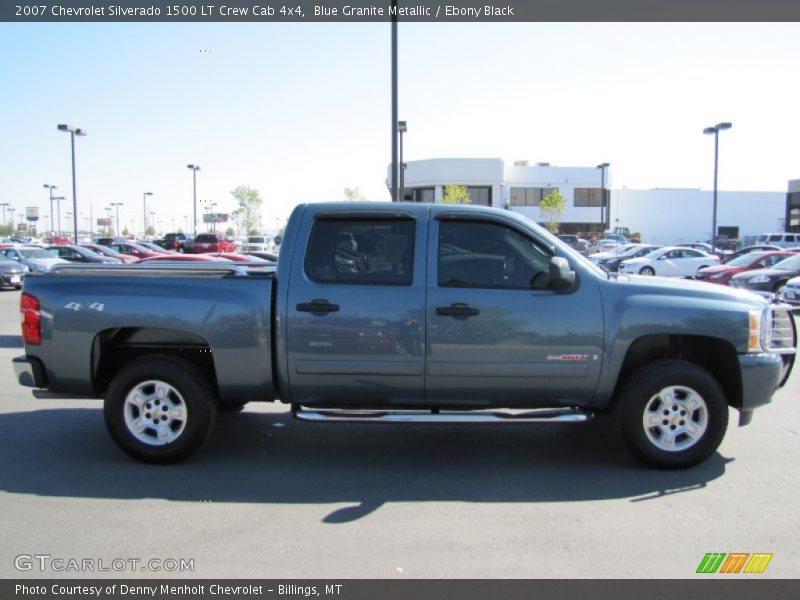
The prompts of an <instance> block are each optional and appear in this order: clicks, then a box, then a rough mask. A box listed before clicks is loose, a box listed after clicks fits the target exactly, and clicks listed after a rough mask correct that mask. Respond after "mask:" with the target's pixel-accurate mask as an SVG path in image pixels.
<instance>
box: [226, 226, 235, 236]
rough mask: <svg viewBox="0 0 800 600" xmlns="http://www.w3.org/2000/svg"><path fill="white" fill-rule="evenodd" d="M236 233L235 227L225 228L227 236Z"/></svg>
mask: <svg viewBox="0 0 800 600" xmlns="http://www.w3.org/2000/svg"><path fill="white" fill-rule="evenodd" d="M234 233H235V232H234V231H233V227H228V228H227V229H226V230H225V235H227V236H233V234H234Z"/></svg>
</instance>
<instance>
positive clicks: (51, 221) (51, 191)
mask: <svg viewBox="0 0 800 600" xmlns="http://www.w3.org/2000/svg"><path fill="white" fill-rule="evenodd" d="M44 187H46V188H47V189H48V191H49V192H50V234H51V235H52V233H53V190H54V189H56V188H58V186H57V185H50V184H49V183H45V184H44Z"/></svg>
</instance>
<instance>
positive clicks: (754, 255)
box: [726, 252, 764, 267]
mask: <svg viewBox="0 0 800 600" xmlns="http://www.w3.org/2000/svg"><path fill="white" fill-rule="evenodd" d="M762 256H764V254H763V252H751V253H750V254H742V255H741V256H737V257H736V258H734V259H733V260H729V261H728V262H727V263H726V266H729V267H749V266H750V265H751V264H753V263H754V262H755V261H757V260H758V259H759V258H761V257H762Z"/></svg>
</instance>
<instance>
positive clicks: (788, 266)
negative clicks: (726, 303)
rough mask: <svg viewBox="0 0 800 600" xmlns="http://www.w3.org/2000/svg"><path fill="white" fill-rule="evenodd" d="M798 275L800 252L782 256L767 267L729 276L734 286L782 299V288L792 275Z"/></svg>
mask: <svg viewBox="0 0 800 600" xmlns="http://www.w3.org/2000/svg"><path fill="white" fill-rule="evenodd" d="M798 275H800V254H795V255H794V256H790V257H788V258H784V259H783V260H782V261H780V262H779V263H776V264H775V265H773V266H772V267H771V268H769V269H759V270H758V271H747V272H745V273H739V274H738V275H734V276H733V277H731V280H730V283H729V284H728V285H730V286H731V287H734V288H739V289H744V290H750V291H751V292H755V293H757V294H760V295H761V296H765V297H767V298H773V297H774V298H777V299H778V300H781V299H783V288H784V286H785V285H786V284H787V282H788V281H789V280H790V279H792V278H793V277H797V276H798Z"/></svg>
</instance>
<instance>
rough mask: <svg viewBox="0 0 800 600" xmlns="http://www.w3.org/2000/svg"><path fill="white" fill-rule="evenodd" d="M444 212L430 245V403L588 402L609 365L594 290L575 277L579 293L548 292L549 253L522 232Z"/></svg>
mask: <svg viewBox="0 0 800 600" xmlns="http://www.w3.org/2000/svg"><path fill="white" fill-rule="evenodd" d="M435 210H436V209H435ZM438 210H440V211H441V212H439V214H438V216H437V217H436V218H435V219H432V220H431V223H430V231H429V244H428V246H429V250H428V262H429V269H428V299H427V308H426V317H427V364H426V377H425V387H426V397H427V399H428V402H429V403H430V404H434V405H440V406H441V405H451V406H458V405H461V406H465V407H469V406H474V407H487V406H506V407H536V406H552V405H554V404H563V405H565V406H574V405H577V404H580V403H581V402H582V401H587V402H588V401H589V399H590V398H591V396H592V394H593V393H594V390H595V387H596V384H597V381H598V377H599V373H600V367H601V364H602V358H603V357H602V352H603V318H602V308H601V299H600V292H599V286H598V283H597V281H596V280H595V279H594V278H593V277H590V276H586V277H582V278H581V277H580V274H579V273H578V274H577V275H578V276H577V278H576V283H575V284H574V285H572V286H571V287H570V288H569V289H565V290H561V291H558V292H557V291H556V290H554V289H553V288H552V287H551V286H550V284H549V278H550V259H551V258H552V256H553V250H552V248H551V247H549V246H548V245H547V244H546V243H543V242H542V241H540V240H538V239H536V238H535V237H534V236H533V235H532V234H531V232H530V231H529V230H528V229H526V227H525V226H524V225H520V223H519V222H517V221H515V220H513V219H511V218H507V219H506V218H504V217H500V216H496V215H489V214H488V213H487V214H485V215H478V216H476V214H475V213H472V214H467V213H465V212H457V211H456V212H453V213H448V212H447V210H446V209H444V210H442V209H438ZM567 258H568V260H571V261H573V263H574V262H575V260H576V259H575V257H574V256H571V255H570V256H568V257H567ZM573 268H575V267H574V264H573Z"/></svg>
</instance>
